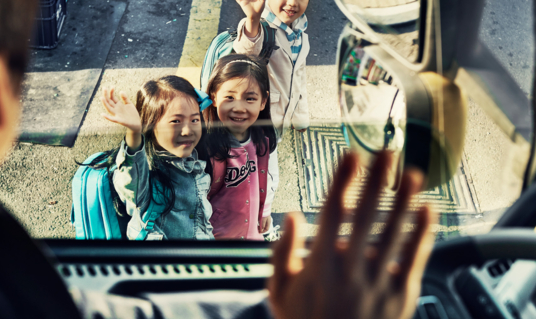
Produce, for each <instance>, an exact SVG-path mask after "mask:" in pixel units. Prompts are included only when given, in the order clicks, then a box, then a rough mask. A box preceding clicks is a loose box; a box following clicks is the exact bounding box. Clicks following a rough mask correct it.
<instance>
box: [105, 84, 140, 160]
mask: <svg viewBox="0 0 536 319" xmlns="http://www.w3.org/2000/svg"><path fill="white" fill-rule="evenodd" d="M120 96H121V99H118V98H117V97H116V96H115V94H114V88H111V89H110V90H108V89H107V88H104V89H103V90H102V96H101V101H102V104H103V105H104V108H105V109H106V112H108V113H107V114H106V113H102V114H101V115H102V117H104V118H105V119H107V120H108V121H110V122H114V123H117V124H120V125H122V126H124V127H126V128H127V134H126V136H125V141H126V143H127V145H128V147H129V148H130V149H131V150H132V151H137V150H138V149H139V148H140V146H141V143H142V137H141V132H142V126H141V118H140V114H139V113H138V110H137V109H136V107H135V106H134V104H132V103H131V102H130V101H129V99H128V97H127V96H126V95H125V93H123V92H121V93H120Z"/></svg>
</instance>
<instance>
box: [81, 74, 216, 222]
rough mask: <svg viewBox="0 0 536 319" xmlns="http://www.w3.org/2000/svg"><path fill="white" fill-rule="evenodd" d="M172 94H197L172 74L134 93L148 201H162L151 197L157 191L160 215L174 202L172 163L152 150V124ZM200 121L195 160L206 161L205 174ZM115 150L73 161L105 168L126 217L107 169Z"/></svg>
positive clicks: (121, 213)
mask: <svg viewBox="0 0 536 319" xmlns="http://www.w3.org/2000/svg"><path fill="white" fill-rule="evenodd" d="M176 97H184V98H193V99H194V100H195V101H197V93H196V92H195V89H194V87H193V86H192V84H190V82H188V81H187V80H185V79H183V78H181V77H178V76H175V75H169V76H164V77H161V78H159V79H157V80H151V81H148V82H146V83H145V84H144V85H143V86H142V87H141V89H140V90H139V91H138V93H137V95H136V109H137V110H138V113H139V114H140V118H141V123H142V127H143V131H142V133H143V135H144V136H145V152H146V153H147V160H148V162H149V185H151V189H152V191H151V201H153V202H155V203H157V204H159V205H162V204H164V203H160V202H157V201H156V200H155V198H156V197H158V196H155V195H156V194H160V195H161V196H160V198H164V200H165V210H164V212H163V213H164V214H167V213H169V212H170V211H171V209H173V206H174V204H175V192H174V191H173V182H174V181H172V180H170V179H169V174H168V173H167V170H168V169H170V168H172V167H173V166H172V165H171V164H169V163H168V162H167V161H165V160H163V159H162V158H161V157H160V156H159V155H158V154H157V152H156V150H157V148H156V147H157V145H158V143H157V141H156V137H155V134H154V127H155V125H156V123H158V121H159V120H160V119H161V118H162V116H163V115H164V113H165V112H166V110H167V108H168V105H169V104H170V103H171V101H173V99H174V98H176ZM201 122H202V123H201V124H202V127H203V128H202V135H201V139H200V140H199V143H198V144H197V145H196V147H195V148H196V150H197V153H198V156H199V159H200V160H204V161H206V162H207V171H208V172H207V173H209V174H211V173H212V172H211V166H210V165H209V163H210V161H209V155H208V152H207V147H206V146H205V143H206V142H205V141H206V136H207V134H206V133H207V132H206V126H205V125H204V121H203V117H201ZM119 150H120V147H117V148H115V149H112V150H109V151H106V152H104V153H103V154H101V155H100V156H98V157H96V158H95V159H94V160H93V161H91V163H89V164H80V163H78V162H77V163H78V164H79V165H87V166H89V167H92V168H95V169H106V170H107V171H108V181H109V183H110V190H111V191H112V198H113V202H114V207H115V210H116V212H117V214H118V215H119V216H121V217H126V214H125V213H126V207H125V205H124V204H123V202H122V201H121V199H120V198H119V195H118V194H117V192H116V191H115V188H114V186H113V176H112V173H111V170H112V169H113V168H114V166H115V161H116V158H117V154H118V153H119ZM156 183H159V184H160V185H162V187H157V186H156Z"/></svg>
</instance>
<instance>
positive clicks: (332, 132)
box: [295, 125, 477, 214]
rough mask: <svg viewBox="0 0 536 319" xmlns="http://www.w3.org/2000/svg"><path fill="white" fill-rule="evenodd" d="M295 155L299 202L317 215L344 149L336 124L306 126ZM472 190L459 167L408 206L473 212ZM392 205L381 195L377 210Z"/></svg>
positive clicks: (360, 180)
mask: <svg viewBox="0 0 536 319" xmlns="http://www.w3.org/2000/svg"><path fill="white" fill-rule="evenodd" d="M295 141H296V152H297V158H298V163H299V164H298V165H299V166H300V169H299V174H300V178H299V180H300V184H301V185H303V186H305V187H304V188H305V196H304V198H303V200H302V210H303V211H304V212H319V211H320V208H321V207H322V205H323V203H324V200H325V198H324V195H325V194H326V193H327V191H328V186H329V185H330V183H331V181H332V178H333V172H334V170H335V168H336V167H337V166H338V164H339V159H340V158H341V156H342V155H343V154H344V153H345V152H346V151H347V150H348V147H347V146H346V143H345V141H344V137H343V135H342V134H341V130H340V127H339V126H337V125H326V126H315V127H309V129H308V130H307V131H306V132H305V133H303V134H302V133H299V132H296V139H295ZM366 179H367V176H366V174H361V175H360V176H358V177H356V179H355V182H354V183H353V185H352V186H351V188H350V190H349V192H348V197H347V200H348V203H356V202H357V201H358V200H359V194H361V191H362V189H363V185H364V182H365V181H366ZM472 194H473V191H472V189H471V186H470V184H469V183H468V181H467V177H466V175H465V173H464V167H463V164H460V167H459V169H458V173H457V174H456V176H455V177H454V178H453V179H452V180H451V181H450V182H449V183H447V184H444V185H441V186H440V187H436V188H434V189H432V190H429V191H426V192H422V193H420V194H419V195H417V196H416V197H415V199H414V200H413V202H412V204H411V206H413V207H417V206H421V205H422V204H423V203H428V204H430V205H431V206H432V207H434V209H435V210H436V211H437V212H438V213H462V214H471V213H477V209H476V207H475V204H474V202H473V198H474V197H473V195H472ZM393 205H394V196H393V195H392V194H383V195H382V196H381V198H380V205H379V210H381V211H389V210H391V209H392V207H393Z"/></svg>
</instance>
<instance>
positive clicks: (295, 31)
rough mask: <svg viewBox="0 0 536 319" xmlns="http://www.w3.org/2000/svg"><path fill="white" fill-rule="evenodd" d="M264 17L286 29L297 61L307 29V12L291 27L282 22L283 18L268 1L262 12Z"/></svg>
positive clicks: (293, 59)
mask: <svg viewBox="0 0 536 319" xmlns="http://www.w3.org/2000/svg"><path fill="white" fill-rule="evenodd" d="M262 17H263V18H264V19H265V20H266V21H269V22H271V23H273V24H275V25H277V26H278V27H279V28H280V29H282V30H283V31H285V33H286V34H287V39H288V42H290V48H291V50H292V62H293V63H296V60H297V59H298V55H299V54H300V51H301V47H302V33H303V32H305V30H306V29H307V17H306V16H305V13H304V14H302V16H301V17H299V18H298V19H296V21H294V23H293V24H292V27H289V26H288V25H286V24H284V23H283V22H281V20H279V19H278V18H277V17H276V16H275V14H273V12H272V10H270V7H269V6H268V3H266V7H265V8H264V11H263V12H262Z"/></svg>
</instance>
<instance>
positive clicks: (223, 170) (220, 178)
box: [207, 158, 227, 200]
mask: <svg viewBox="0 0 536 319" xmlns="http://www.w3.org/2000/svg"><path fill="white" fill-rule="evenodd" d="M210 162H211V163H212V176H211V178H212V180H211V183H210V191H209V192H208V196H207V198H208V200H210V198H211V197H212V196H214V195H215V194H217V193H218V192H219V191H220V189H221V188H222V187H223V185H224V184H225V175H226V174H227V162H226V161H218V160H216V159H214V158H211V159H210Z"/></svg>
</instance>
